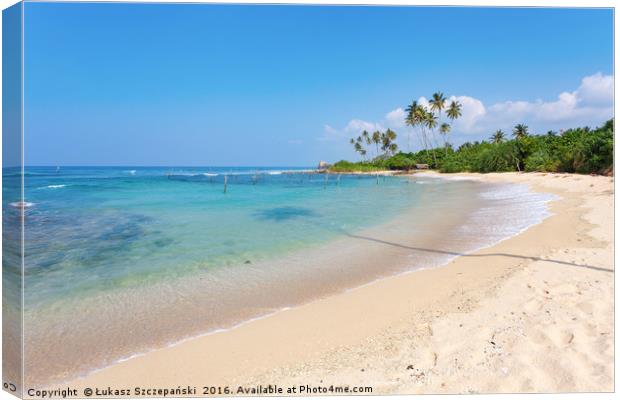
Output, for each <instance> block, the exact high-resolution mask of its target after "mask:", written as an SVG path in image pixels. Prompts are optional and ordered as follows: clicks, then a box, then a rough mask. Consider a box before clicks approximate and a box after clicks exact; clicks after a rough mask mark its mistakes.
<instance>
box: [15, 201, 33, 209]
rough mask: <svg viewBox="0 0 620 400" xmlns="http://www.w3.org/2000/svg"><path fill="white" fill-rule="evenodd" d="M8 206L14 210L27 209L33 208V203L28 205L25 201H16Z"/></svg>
mask: <svg viewBox="0 0 620 400" xmlns="http://www.w3.org/2000/svg"><path fill="white" fill-rule="evenodd" d="M9 205H10V206H11V207H15V208H28V207H32V206H34V203H30V202H27V201H16V202H14V203H9Z"/></svg>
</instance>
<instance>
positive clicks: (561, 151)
mask: <svg viewBox="0 0 620 400" xmlns="http://www.w3.org/2000/svg"><path fill="white" fill-rule="evenodd" d="M425 118H429V117H428V116H425ZM416 124H419V122H416ZM427 129H431V128H430V127H429V125H428V124H425V125H424V129H421V132H420V134H421V137H420V138H421V141H422V144H423V145H424V144H427V143H428V142H429V141H430V140H429V137H428V135H427V134H428V131H427ZM440 132H441V133H442V134H443V135H444V136H445V135H446V134H447V133H448V132H449V129H447V128H445V127H444V128H443V129H441V130H440ZM394 135H395V134H394ZM512 136H513V138H512V139H510V140H506V135H505V134H504V132H502V131H501V130H498V131H496V132H495V133H493V134H492V135H491V136H490V138H489V141H482V142H474V143H469V142H468V143H464V144H463V145H461V146H460V147H459V148H458V149H456V150H454V149H453V148H452V145H450V144H449V143H448V142H447V139H446V141H445V144H444V146H443V147H444V148H439V147H435V148H428V147H425V148H424V149H423V150H421V151H418V152H415V153H413V152H408V153H403V152H399V153H390V152H389V151H385V152H384V153H383V154H379V155H378V156H377V157H375V158H374V159H372V160H368V161H364V162H357V163H352V162H348V161H340V162H338V163H336V164H335V165H334V166H333V167H332V170H334V171H338V172H346V171H359V172H366V171H376V170H386V169H389V170H409V169H412V168H414V167H415V165H416V164H428V166H429V167H430V168H431V169H436V170H439V171H441V172H465V171H468V172H505V171H528V172H529V171H540V172H571V173H580V174H589V173H595V174H610V173H612V170H613V146H614V137H613V136H614V121H613V119H611V120H609V121H607V122H606V123H605V124H604V125H603V126H601V127H599V128H596V129H590V128H588V127H584V128H575V129H569V130H567V131H565V132H562V133H556V132H548V133H546V134H543V135H532V134H530V133H529V129H528V127H527V126H526V125H524V124H519V125H517V126H515V127H514V129H513V132H512ZM394 139H395V138H394Z"/></svg>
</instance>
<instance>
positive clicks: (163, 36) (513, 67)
mask: <svg viewBox="0 0 620 400" xmlns="http://www.w3.org/2000/svg"><path fill="white" fill-rule="evenodd" d="M612 71H613V14H612V11H611V10H608V9H606V10H603V9H598V10H597V9H532V8H530V9H491V8H418V7H322V6H233V5H228V6H224V5H221V6H216V5H181V4H176V5H174V4H168V5H163V4H148V5H147V4H113V3H104V4H92V3H91V4H66V3H48V4H46V3H27V4H26V8H25V134H26V163H27V164H30V165H277V166H286V165H289V166H293V165H314V164H316V163H317V162H318V160H320V159H324V160H328V161H336V160H338V159H340V158H354V157H355V155H354V153H353V152H352V151H351V149H350V148H349V147H350V146H349V145H348V144H347V139H348V138H349V137H351V136H352V135H354V134H356V133H357V130H359V128H362V127H378V128H385V127H392V128H394V129H395V130H396V131H397V132H398V133H400V134H401V138H403V140H401V147H406V145H405V140H404V136H405V135H406V133H407V128H405V127H402V126H401V125H402V124H400V122H399V121H398V120H399V119H400V118H399V116H400V114H399V113H400V112H399V109H402V108H403V107H405V106H406V105H407V104H408V103H409V102H410V101H411V100H413V99H419V98H420V97H422V96H426V97H429V96H430V95H431V94H432V93H433V92H434V91H437V90H441V91H443V92H444V93H445V94H446V95H447V96H452V95H454V96H457V97H458V98H459V100H461V101H462V102H464V103H466V105H467V106H466V107H465V108H466V110H465V111H466V115H465V116H464V118H463V121H461V122H459V123H457V124H455V126H454V130H453V138H452V140H453V141H454V142H455V143H462V142H463V141H466V140H476V139H479V138H486V137H488V136H489V135H490V133H491V132H492V131H494V130H495V129H498V128H502V129H505V130H506V129H510V126H511V125H510V124H512V123H513V122H514V121H515V120H519V122H524V123H526V124H529V125H530V127H531V128H532V129H533V130H536V131H543V132H544V131H546V129H561V128H567V127H570V126H574V124H589V125H590V124H594V125H597V124H600V123H602V122H604V119H606V118H609V117H611V116H612V115H613V105H612V103H611V99H612V96H613V93H612V92H610V88H611V87H613V77H612V76H611V74H612V73H613V72H612ZM610 85H611V86H610ZM571 96H572V97H571ZM421 100H422V101H423V99H421ZM401 111H402V110H401Z"/></svg>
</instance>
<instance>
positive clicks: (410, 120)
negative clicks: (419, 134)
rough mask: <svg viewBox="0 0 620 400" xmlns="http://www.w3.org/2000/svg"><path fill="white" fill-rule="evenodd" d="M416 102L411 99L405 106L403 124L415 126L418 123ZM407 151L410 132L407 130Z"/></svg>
mask: <svg viewBox="0 0 620 400" xmlns="http://www.w3.org/2000/svg"><path fill="white" fill-rule="evenodd" d="M418 108H419V106H418V102H417V101H415V100H414V101H412V102H411V104H410V105H408V106H407V108H406V109H405V112H406V113H407V114H406V115H405V125H409V126H410V127H411V128H415V127H416V126H417V125H419V124H420V120H419V119H418ZM407 151H408V152H411V133H410V132H407Z"/></svg>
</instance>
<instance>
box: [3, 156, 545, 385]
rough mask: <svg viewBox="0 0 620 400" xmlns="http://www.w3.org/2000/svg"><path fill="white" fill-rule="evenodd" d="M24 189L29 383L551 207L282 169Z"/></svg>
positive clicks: (540, 201) (228, 321) (464, 242)
mask: <svg viewBox="0 0 620 400" xmlns="http://www.w3.org/2000/svg"><path fill="white" fill-rule="evenodd" d="M284 170H289V171H284ZM225 181H226V193H224V182H225ZM25 185H26V188H25V199H24V201H25V202H27V203H28V204H29V206H28V207H24V206H23V205H10V204H4V210H5V216H7V217H10V216H11V215H13V214H19V212H20V211H21V209H22V208H23V210H24V213H25V226H26V228H25V237H26V245H25V291H26V292H25V316H24V321H25V331H26V337H25V342H26V360H25V362H26V375H27V376H29V379H30V381H31V383H33V384H36V383H43V382H53V381H61V380H64V379H68V378H70V377H73V376H75V375H77V374H84V373H87V372H88V371H91V370H93V369H95V368H101V367H104V366H106V365H109V364H110V363H112V362H115V361H118V360H120V359H123V358H126V357H129V356H131V355H133V354H136V353H139V352H144V351H148V350H149V349H152V348H156V347H161V346H164V345H167V344H170V343H174V342H176V341H179V340H182V339H184V338H187V337H191V336H196V335H200V334H204V333H206V332H211V331H214V330H217V329H225V328H230V327H231V326H234V325H235V324H238V323H241V322H243V321H246V320H248V319H251V318H255V317H258V316H261V315H265V314H268V313H271V312H274V311H277V310H279V309H282V308H284V307H287V306H292V305H295V304H300V303H303V302H305V301H309V300H312V299H314V298H318V297H321V296H324V295H329V294H331V293H336V292H338V291H342V290H346V289H347V288H351V287H355V286H359V285H362V284H365V283H368V282H370V281H372V280H375V279H378V278H381V277H385V276H389V275H393V274H397V273H402V272H408V271H412V270H415V269H417V268H420V267H430V266H436V265H441V264H443V263H445V262H446V261H447V260H449V259H450V258H452V257H454V256H456V255H458V254H461V253H464V252H467V251H471V250H473V249H475V248H479V247H483V246H487V245H490V244H492V243H495V242H497V241H499V240H502V239H505V238H507V237H510V236H512V235H514V234H516V233H518V232H519V231H521V230H522V229H525V228H527V227H528V226H530V225H531V224H533V223H536V222H539V221H540V220H541V219H542V218H544V216H546V215H547V214H546V206H545V202H546V201H547V200H548V199H549V198H547V197H545V196H542V195H537V194H533V193H530V192H529V191H528V190H527V189H526V188H524V187H522V186H515V185H511V186H508V185H488V184H483V183H481V182H476V181H468V180H464V181H456V180H445V179H437V178H414V179H411V178H405V177H378V178H377V177H373V176H352V175H342V176H340V177H338V176H334V175H329V176H327V175H317V174H308V173H304V172H301V171H293V170H292V169H282V168H262V169H258V168H174V169H172V168H137V167H132V168H61V169H59V170H57V169H56V168H27V169H26V174H25Z"/></svg>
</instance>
